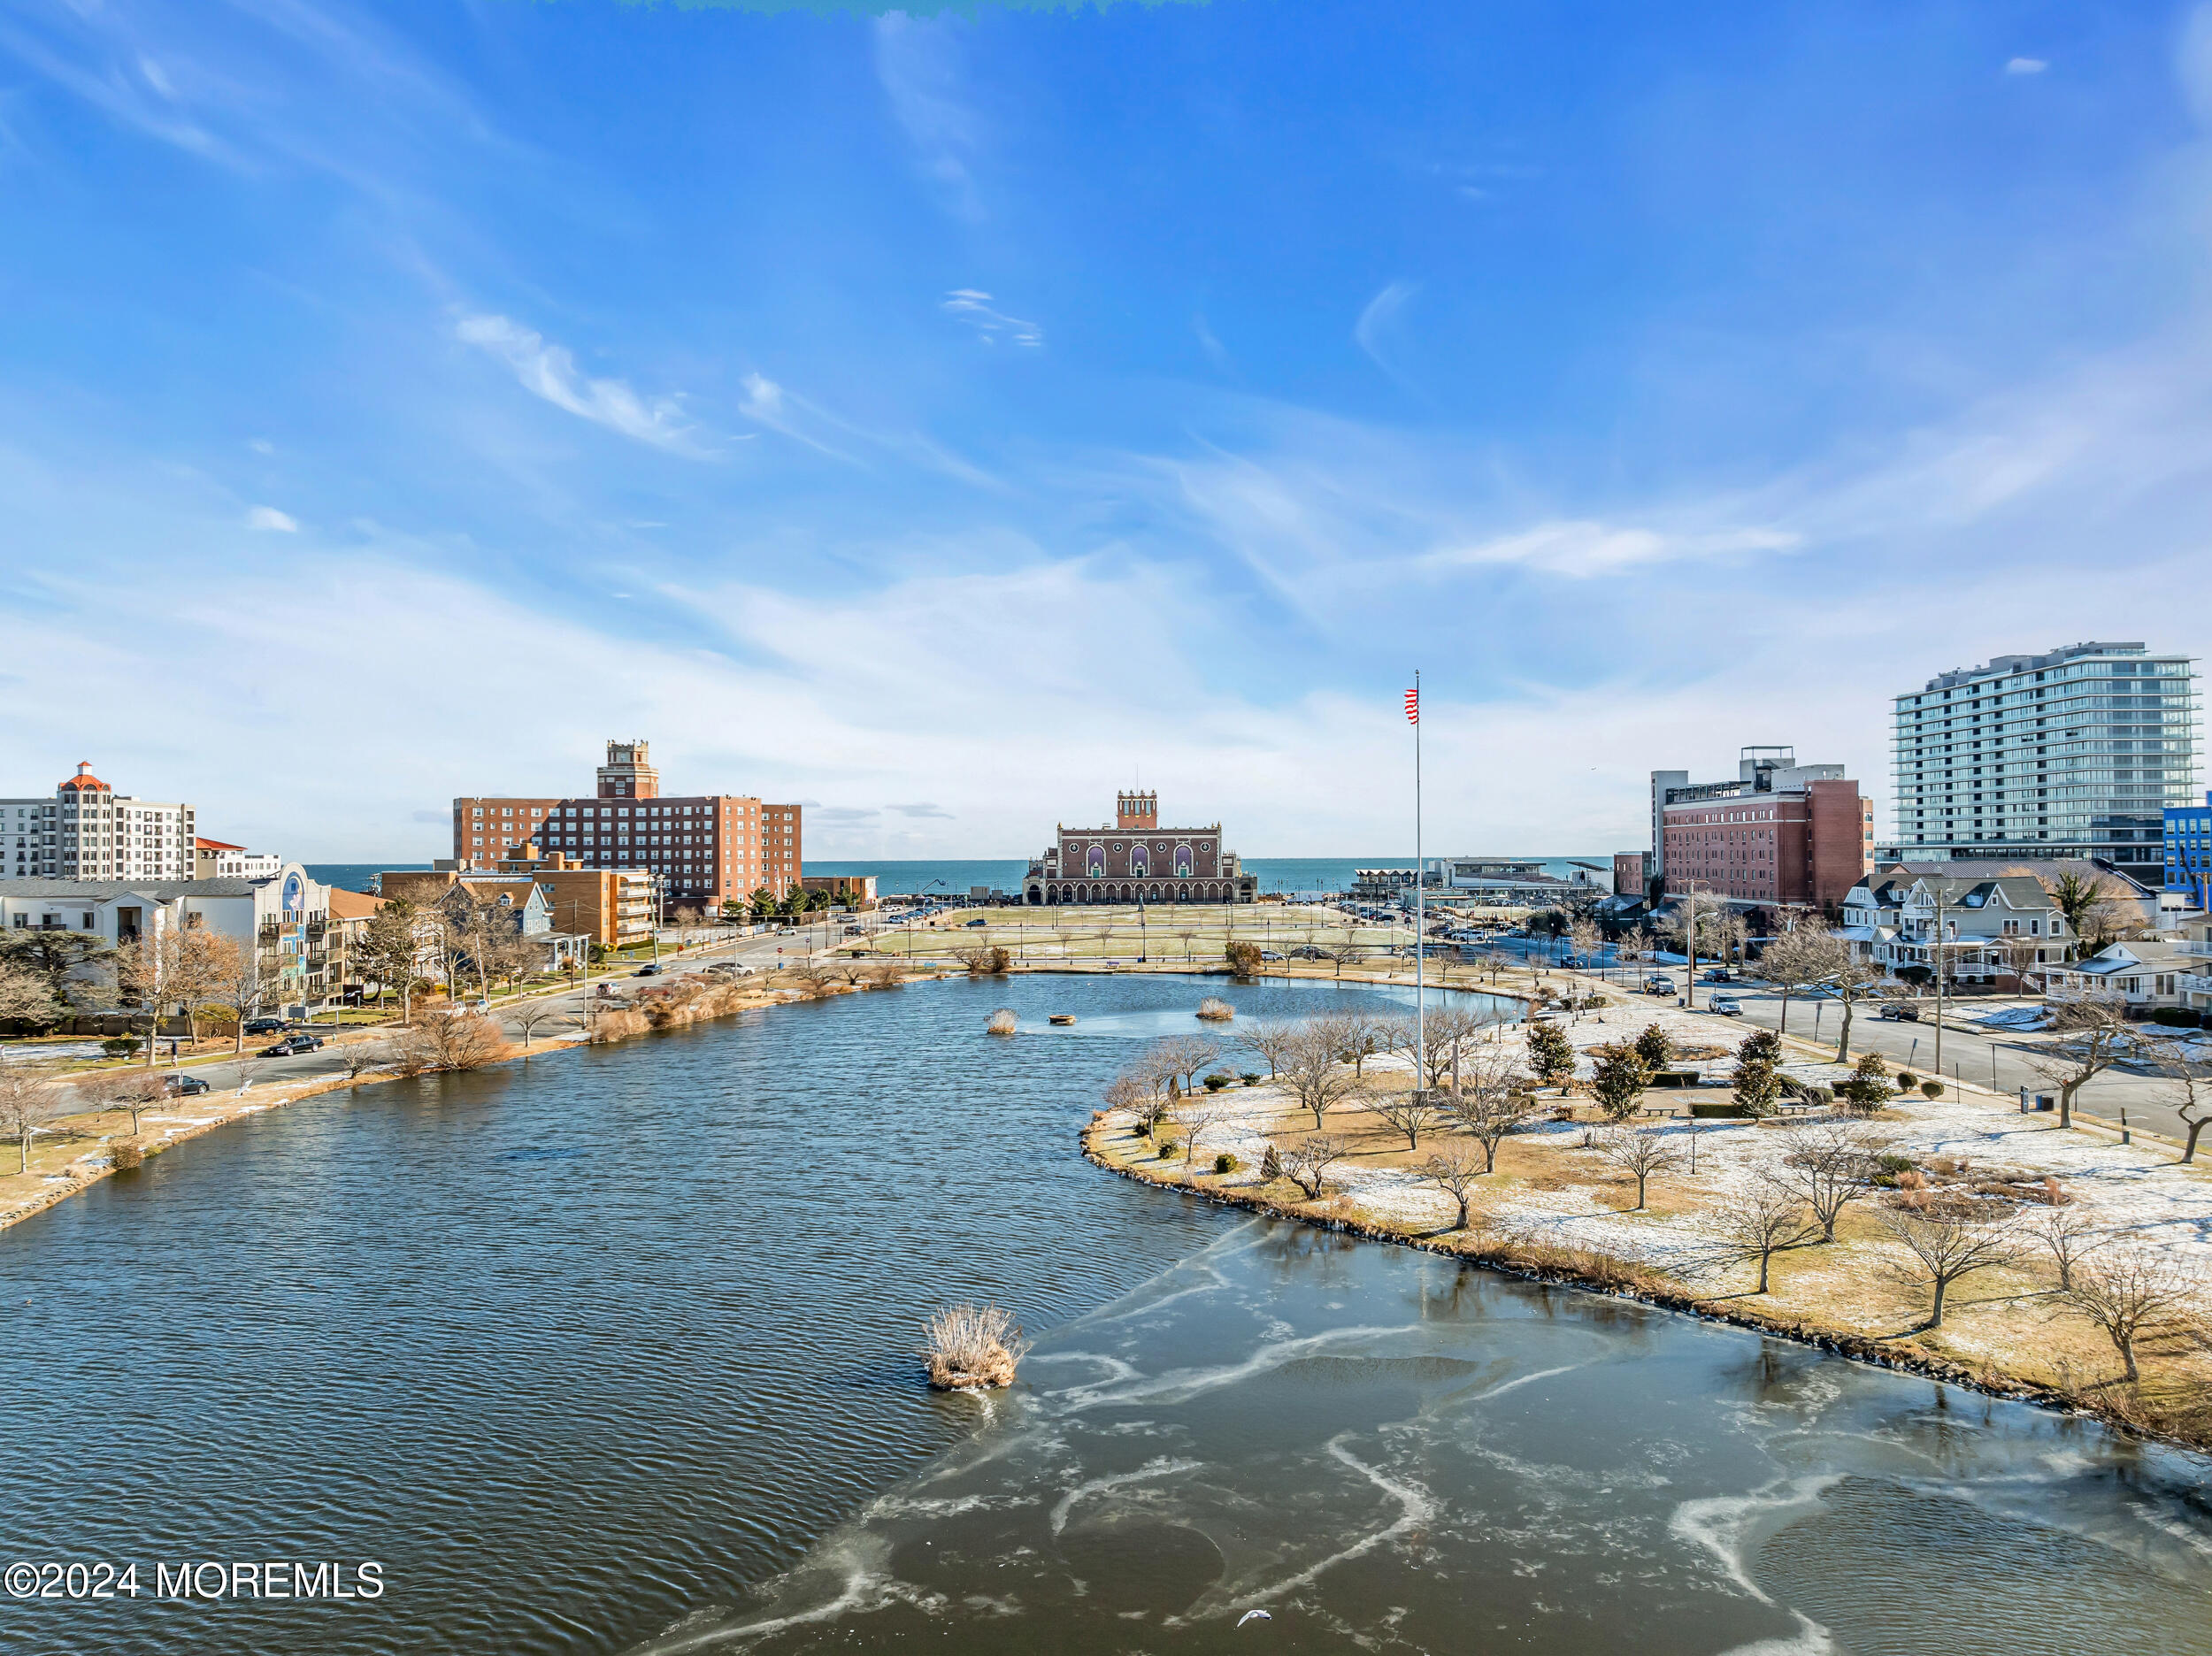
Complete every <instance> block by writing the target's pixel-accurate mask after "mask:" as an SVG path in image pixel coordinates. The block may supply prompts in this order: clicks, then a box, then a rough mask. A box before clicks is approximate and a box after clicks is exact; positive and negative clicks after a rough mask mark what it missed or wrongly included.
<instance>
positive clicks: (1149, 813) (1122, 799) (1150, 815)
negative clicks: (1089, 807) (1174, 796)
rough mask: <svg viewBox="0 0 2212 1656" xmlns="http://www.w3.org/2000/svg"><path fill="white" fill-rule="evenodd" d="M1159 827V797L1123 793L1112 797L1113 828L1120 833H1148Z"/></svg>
mask: <svg viewBox="0 0 2212 1656" xmlns="http://www.w3.org/2000/svg"><path fill="white" fill-rule="evenodd" d="M1159 825H1160V796H1159V795H1158V794H1156V793H1127V792H1124V793H1118V794H1117V795H1115V797H1114V828H1115V830H1116V832H1120V833H1150V832H1153V831H1154V830H1155V829H1156V828H1157V827H1158V826H1159Z"/></svg>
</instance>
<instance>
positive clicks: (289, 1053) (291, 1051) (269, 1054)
mask: <svg viewBox="0 0 2212 1656" xmlns="http://www.w3.org/2000/svg"><path fill="white" fill-rule="evenodd" d="M314 1050H315V1049H314V1048H313V1047H312V1046H308V1045H307V1044H306V1043H305V1042H304V1041H300V1040H296V1039H293V1038H292V1037H291V1036H289V1035H288V1036H286V1037H285V1038H284V1039H282V1040H280V1041H279V1042H278V1043H277V1044H276V1045H275V1046H264V1047H263V1048H262V1049H261V1055H262V1056H263V1057H264V1058H292V1057H296V1056H297V1055H298V1054H301V1053H304V1052H313V1051H314Z"/></svg>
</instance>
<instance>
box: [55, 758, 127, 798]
mask: <svg viewBox="0 0 2212 1656" xmlns="http://www.w3.org/2000/svg"><path fill="white" fill-rule="evenodd" d="M58 791H59V792H63V793H70V792H76V793H114V792H115V790H114V789H113V788H111V787H110V786H108V785H107V784H106V783H104V782H103V781H101V780H100V778H98V777H96V776H94V775H93V774H92V761H91V760H89V759H80V760H78V761H77V774H76V775H75V776H73V777H71V778H69V780H68V781H66V782H65V783H63V784H62V785H61V787H60V789H59V790H58Z"/></svg>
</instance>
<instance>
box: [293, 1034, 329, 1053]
mask: <svg viewBox="0 0 2212 1656" xmlns="http://www.w3.org/2000/svg"><path fill="white" fill-rule="evenodd" d="M287 1039H289V1040H290V1041H291V1043H292V1045H293V1046H296V1047H298V1048H299V1049H300V1050H301V1051H302V1052H308V1051H311V1050H313V1049H314V1048H315V1047H318V1046H321V1045H322V1044H323V1038H322V1037H321V1036H319V1035H310V1034H309V1033H308V1032H307V1031H305V1030H295V1031H293V1032H292V1033H291V1035H289V1036H288V1037H287Z"/></svg>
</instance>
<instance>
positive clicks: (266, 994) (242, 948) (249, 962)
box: [214, 938, 281, 1057]
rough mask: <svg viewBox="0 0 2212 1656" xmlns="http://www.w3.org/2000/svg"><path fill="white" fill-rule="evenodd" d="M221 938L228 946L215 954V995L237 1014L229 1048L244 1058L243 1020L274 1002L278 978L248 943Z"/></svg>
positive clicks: (244, 1033)
mask: <svg viewBox="0 0 2212 1656" xmlns="http://www.w3.org/2000/svg"><path fill="white" fill-rule="evenodd" d="M223 941H224V943H225V944H226V945H227V946H228V947H227V948H225V949H223V950H221V951H219V954H218V955H217V971H216V977H217V982H216V985H215V990H214V997H215V999H217V1000H220V1001H222V1002H223V1003H224V1004H225V1005H226V1006H227V1007H229V1008H230V1009H231V1010H232V1011H234V1012H235V1013H236V1014H237V1015H238V1023H237V1026H236V1028H235V1029H234V1030H233V1031H232V1038H233V1046H232V1051H233V1053H234V1055H236V1056H239V1057H243V1056H244V1054H245V1050H246V1020H247V1019H249V1018H251V1017H254V1016H258V1015H259V1014H260V1013H261V1012H262V1011H264V1010H265V1008H267V1007H268V1006H269V1005H270V1004H271V1003H272V1002H273V1000H274V999H275V997H276V994H277V992H278V987H279V985H280V982H281V980H280V978H279V977H277V975H276V973H275V971H274V970H272V969H271V962H269V961H267V960H266V959H265V958H264V957H263V955H262V954H260V952H259V951H257V949H255V948H253V947H251V946H250V945H249V944H243V943H240V942H239V941H237V940H236V939H234V938H226V939H223Z"/></svg>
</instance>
